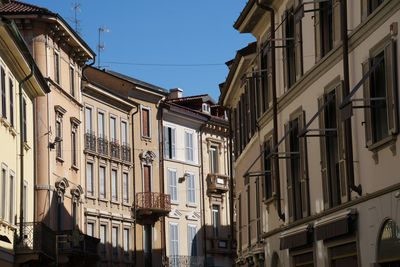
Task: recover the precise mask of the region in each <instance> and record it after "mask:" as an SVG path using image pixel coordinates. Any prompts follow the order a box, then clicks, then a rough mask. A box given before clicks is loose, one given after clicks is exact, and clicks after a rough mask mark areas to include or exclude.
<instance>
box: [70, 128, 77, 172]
mask: <svg viewBox="0 0 400 267" xmlns="http://www.w3.org/2000/svg"><path fill="white" fill-rule="evenodd" d="M76 145H77V142H76V126H75V125H74V126H72V133H71V146H72V151H71V154H72V165H73V166H77V153H76Z"/></svg>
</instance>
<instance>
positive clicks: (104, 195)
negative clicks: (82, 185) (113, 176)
mask: <svg viewBox="0 0 400 267" xmlns="http://www.w3.org/2000/svg"><path fill="white" fill-rule="evenodd" d="M102 169H103V170H104V179H103V183H102V181H101V175H102V171H101V170H102ZM102 191H104V192H102ZM99 197H100V199H107V167H106V166H105V165H103V164H100V166H99Z"/></svg>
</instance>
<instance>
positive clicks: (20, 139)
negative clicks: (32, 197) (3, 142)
mask: <svg viewBox="0 0 400 267" xmlns="http://www.w3.org/2000/svg"><path fill="white" fill-rule="evenodd" d="M34 73H35V67H34V66H33V65H32V66H31V73H30V74H29V75H28V76H26V77H25V78H24V79H23V80H22V81H21V82H20V83H19V128H20V135H19V142H20V144H19V149H20V151H19V152H20V154H19V156H20V165H21V173H20V175H21V176H20V179H21V180H20V203H19V209H20V213H19V233H20V237H19V238H20V241H22V237H23V231H24V227H23V223H24V135H25V131H24V122H23V120H24V116H23V106H22V105H23V101H22V100H23V94H22V85H23V84H24V83H25V82H27V81H28V80H29V79H30V78H31V77H32V76H33V75H34Z"/></svg>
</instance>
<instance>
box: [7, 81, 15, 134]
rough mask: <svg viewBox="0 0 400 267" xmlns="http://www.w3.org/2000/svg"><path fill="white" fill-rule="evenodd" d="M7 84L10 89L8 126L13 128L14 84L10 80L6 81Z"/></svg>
mask: <svg viewBox="0 0 400 267" xmlns="http://www.w3.org/2000/svg"><path fill="white" fill-rule="evenodd" d="M8 84H9V87H10V88H9V89H10V95H9V98H10V124H11V126H12V127H14V83H13V80H12V79H11V78H10V79H9V80H8Z"/></svg>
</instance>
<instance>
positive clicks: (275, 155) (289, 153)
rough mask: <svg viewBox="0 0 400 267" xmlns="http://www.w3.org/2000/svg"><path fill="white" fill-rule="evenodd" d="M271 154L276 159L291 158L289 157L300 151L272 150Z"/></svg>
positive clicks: (296, 154) (297, 154)
mask: <svg viewBox="0 0 400 267" xmlns="http://www.w3.org/2000/svg"><path fill="white" fill-rule="evenodd" d="M272 155H273V156H274V157H276V158H278V159H291V158H297V157H299V156H300V152H298V151H296V152H274V153H272ZM279 155H284V156H279Z"/></svg>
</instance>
